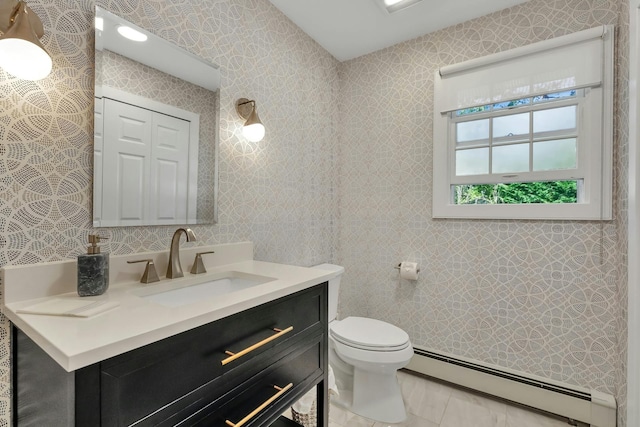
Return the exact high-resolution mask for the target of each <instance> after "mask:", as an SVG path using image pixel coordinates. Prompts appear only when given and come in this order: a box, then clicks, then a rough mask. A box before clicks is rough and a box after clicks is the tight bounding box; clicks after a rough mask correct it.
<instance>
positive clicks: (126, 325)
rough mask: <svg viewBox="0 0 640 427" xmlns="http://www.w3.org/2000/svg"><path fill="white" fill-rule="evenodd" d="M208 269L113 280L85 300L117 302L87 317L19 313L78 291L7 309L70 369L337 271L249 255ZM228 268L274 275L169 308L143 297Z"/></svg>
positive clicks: (10, 304)
mask: <svg viewBox="0 0 640 427" xmlns="http://www.w3.org/2000/svg"><path fill="white" fill-rule="evenodd" d="M207 270H208V271H207V273H205V274H201V275H191V274H190V273H188V270H187V269H185V277H183V278H180V279H171V280H167V279H163V280H161V281H160V282H156V283H152V284H146V285H145V284H141V283H139V282H137V281H135V282H134V281H129V282H124V283H119V284H116V285H114V284H111V285H110V287H109V290H108V291H107V292H106V293H105V294H103V295H100V296H96V297H84V298H82V299H83V300H107V301H109V302H117V303H118V304H119V306H118V307H116V308H114V309H112V310H109V311H106V312H104V313H101V314H98V315H95V316H92V317H89V318H76V317H64V316H50V315H36V314H22V313H17V310H19V309H21V308H26V307H29V306H31V305H33V304H36V303H38V302H41V301H46V300H47V299H51V298H73V299H78V298H80V297H78V295H77V293H75V292H68V293H63V294H56V295H48V296H46V297H43V298H36V299H27V300H21V301H15V302H12V301H5V304H4V307H3V313H4V314H5V316H7V317H8V318H9V320H11V321H12V322H13V323H14V324H15V325H16V326H17V327H18V328H20V329H21V330H22V331H23V332H25V333H26V334H27V335H28V336H29V337H30V338H31V339H32V340H33V341H34V342H36V343H37V344H38V345H39V346H40V347H42V349H44V350H45V351H46V352H47V353H48V354H49V355H50V356H51V357H52V358H53V359H54V360H55V361H57V362H58V363H59V364H60V365H61V366H62V367H63V368H64V369H65V370H67V371H69V372H70V371H74V370H76V369H79V368H82V367H85V366H88V365H91V364H93V363H96V362H99V361H101V360H104V359H107V358H110V357H113V356H116V355H118V354H122V353H125V352H127V351H130V350H133V349H136V348H139V347H142V346H144V345H147V344H150V343H153V342H156V341H159V340H161V339H164V338H167V337H170V336H172V335H175V334H179V333H181V332H184V331H187V330H189V329H193V328H196V327H198V326H201V325H204V324H207V323H209V322H212V321H215V320H218V319H221V318H223V317H226V316H229V315H232V314H235V313H238V312H241V311H243V310H246V309H249V308H252V307H255V306H258V305H260V304H263V303H266V302H269V301H272V300H274V299H277V298H280V297H283V296H286V295H289V294H291V293H294V292H297V291H300V290H303V289H306V288H309V287H311V286H314V285H317V284H319V283H322V282H324V281H327V280H328V279H330V278H331V277H333V276H334V275H335V273H332V272H330V271H323V270H318V269H313V268H305V267H296V266H291V265H284V264H275V263H269V262H261V261H251V260H248V261H242V262H238V263H231V264H224V265H218V266H215V267H213V268H211V267H207ZM227 271H234V272H240V273H248V274H254V275H260V276H268V277H271V278H274V279H275V280H273V281H270V282H267V283H263V284H260V285H256V286H253V287H251V288H248V289H244V290H238V291H234V292H232V293H228V294H225V295H218V296H213V297H211V298H208V299H204V300H201V301H197V302H194V303H190V304H187V305H183V306H179V307H167V306H164V305H160V304H157V303H155V302H152V301H149V300H146V299H144V298H142V297H141V296H139V295H140V294H144V293H145V292H147V291H148V290H150V289H151V288H152V287H153V286H166V284H167V282H170V283H171V284H172V285H173V284H175V285H180V284H184V285H188V284H190V283H192V282H194V281H197V282H202V281H206V280H207V277H210V276H215V275H216V274H220V273H221V272H227ZM7 285H8V284H7V283H4V286H7ZM22 285H23V286H24V284H22ZM141 290H142V291H141ZM150 292H152V291H150Z"/></svg>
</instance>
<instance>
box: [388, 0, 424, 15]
mask: <svg viewBox="0 0 640 427" xmlns="http://www.w3.org/2000/svg"><path fill="white" fill-rule="evenodd" d="M421 1H422V0H384V8H385V9H386V10H387V12H389V13H394V12H397V11H399V10H402V9H405V8H407V7H409V6H412V5H414V4H416V3H418V2H421Z"/></svg>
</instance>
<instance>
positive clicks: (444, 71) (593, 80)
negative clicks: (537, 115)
mask: <svg viewBox="0 0 640 427" xmlns="http://www.w3.org/2000/svg"><path fill="white" fill-rule="evenodd" d="M605 30H606V27H597V28H592V29H590V30H585V31H580V32H578V33H573V34H569V35H567V36H563V37H557V38H555V39H551V40H545V41H542V42H538V43H534V44H531V45H528V46H523V47H520V48H516V49H511V50H508V51H505V52H500V53H497V54H494V55H489V56H485V57H482V58H478V59H473V60H470V61H466V62H462V63H459V64H455V65H450V66H446V67H442V68H441V69H440V70H439V75H437V76H436V82H435V88H436V91H435V96H436V105H437V106H438V109H439V110H440V112H448V111H455V110H460V109H463V108H468V107H473V106H479V105H487V104H492V103H496V102H502V101H507V100H513V99H519V98H526V97H528V96H534V95H542V94H545V93H553V92H560V91H564V90H569V89H575V88H584V87H595V86H599V85H600V84H601V83H602V70H603V60H604V41H603V38H602V36H603V34H604V32H605Z"/></svg>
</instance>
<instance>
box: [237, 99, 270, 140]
mask: <svg viewBox="0 0 640 427" xmlns="http://www.w3.org/2000/svg"><path fill="white" fill-rule="evenodd" d="M236 111H237V112H238V115H239V116H240V117H242V118H243V119H245V120H246V122H245V124H244V126H243V127H242V135H243V136H244V137H245V138H247V140H249V141H250V142H260V141H262V138H264V134H265V131H266V130H265V127H264V125H263V124H262V122H261V121H260V117H258V112H257V111H256V101H253V100H251V101H250V100H248V99H247V98H240V99H238V100H237V101H236Z"/></svg>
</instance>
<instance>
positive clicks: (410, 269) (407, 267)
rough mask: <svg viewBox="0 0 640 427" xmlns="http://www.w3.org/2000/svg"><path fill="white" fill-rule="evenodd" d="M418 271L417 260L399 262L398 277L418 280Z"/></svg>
mask: <svg viewBox="0 0 640 427" xmlns="http://www.w3.org/2000/svg"><path fill="white" fill-rule="evenodd" d="M418 273H420V269H419V268H418V263H417V262H407V261H402V263H400V277H402V278H403V279H406V280H418Z"/></svg>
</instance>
